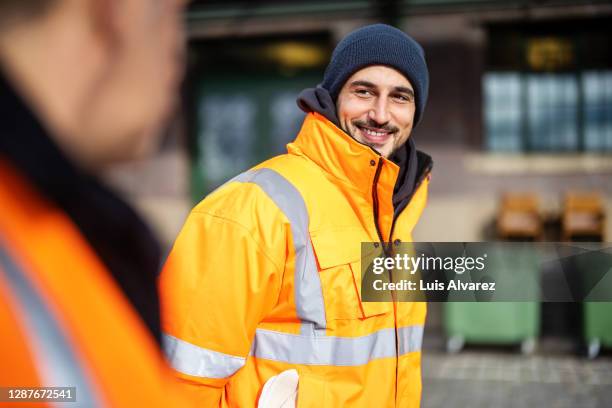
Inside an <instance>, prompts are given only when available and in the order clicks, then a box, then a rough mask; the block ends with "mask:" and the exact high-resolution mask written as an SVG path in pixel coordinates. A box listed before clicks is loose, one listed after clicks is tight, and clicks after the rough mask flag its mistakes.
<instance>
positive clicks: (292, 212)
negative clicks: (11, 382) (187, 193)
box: [160, 113, 428, 408]
mask: <svg viewBox="0 0 612 408" xmlns="http://www.w3.org/2000/svg"><path fill="white" fill-rule="evenodd" d="M398 172H399V168H398V166H397V165H396V164H394V163H392V162H391V161H389V160H387V159H385V158H382V157H381V156H380V155H378V154H377V153H376V152H374V151H373V150H372V149H370V148H368V147H366V146H364V145H362V144H360V143H358V142H356V141H355V140H354V139H352V138H351V137H350V136H348V135H347V134H346V133H344V132H343V131H342V130H340V129H339V128H337V127H336V126H334V125H333V124H332V123H331V122H330V121H328V120H327V119H326V118H324V117H323V116H321V115H319V114H317V113H310V114H308V115H307V117H306V119H305V122H304V124H303V127H302V130H301V132H300V133H299V135H298V137H297V139H296V140H295V141H294V142H293V143H291V144H289V145H288V154H285V155H281V156H278V157H275V158H272V159H270V160H268V161H266V162H264V163H262V164H260V165H258V166H256V167H255V168H253V169H251V170H249V171H247V172H246V173H243V174H241V175H239V176H238V177H236V178H234V179H233V180H231V181H229V182H228V183H226V184H225V185H224V186H222V187H220V188H219V189H217V190H216V191H214V192H213V193H212V194H210V195H209V196H208V197H206V198H205V199H204V200H203V201H202V202H201V203H200V204H198V205H197V206H196V207H195V208H194V209H193V211H192V212H191V214H190V215H189V218H188V219H187V221H186V223H185V225H184V227H183V229H182V231H181V233H180V235H179V237H178V239H177V241H176V243H175V245H174V248H173V250H172V252H171V254H170V257H169V259H168V261H167V264H166V267H165V269H164V270H163V272H162V275H161V280H160V286H161V301H162V316H163V317H162V325H163V329H164V333H165V334H164V341H165V347H166V351H167V355H168V357H169V359H170V361H171V364H172V365H173V367H174V368H175V369H176V371H177V372H178V375H179V376H180V377H181V378H182V379H183V380H184V382H185V383H186V384H187V385H186V387H188V388H190V389H191V391H192V392H193V393H194V394H196V396H197V398H199V399H200V401H201V402H202V403H203V406H223V407H226V406H229V407H254V406H256V404H257V400H258V398H259V394H260V393H261V390H262V387H263V384H264V383H265V381H266V380H267V379H268V378H270V377H271V376H273V375H276V374H278V373H280V372H281V371H284V370H287V369H290V368H295V369H296V370H297V371H298V374H299V391H298V407H317V408H326V407H344V406H347V407H364V408H370V407H418V406H419V403H420V396H421V339H422V334H423V324H424V322H425V312H426V305H425V303H407V302H406V303H401V302H397V303H391V302H378V303H365V302H364V303H362V302H361V298H360V291H361V276H360V274H361V272H360V249H361V242H378V241H379V240H380V238H379V234H378V232H377V228H376V223H377V224H378V227H379V230H380V235H381V237H382V239H383V240H384V241H386V242H389V241H395V240H397V239H400V240H402V241H405V242H410V241H411V231H412V229H413V227H414V226H415V224H416V222H417V220H418V218H419V216H420V214H421V212H422V210H423V208H424V206H425V202H426V197H427V183H428V177H422V178H421V180H420V181H421V182H420V183H419V184H418V187H417V190H416V192H415V194H414V195H413V197H412V199H411V201H410V203H409V204H408V206H407V207H406V208H405V210H404V211H403V212H402V213H401V215H399V217H398V218H397V220H396V223H395V226H394V227H393V226H392V224H393V204H392V195H393V189H394V185H395V181H396V178H397V177H398ZM375 217H376V218H377V219H376V220H375V219H374V218H375Z"/></svg>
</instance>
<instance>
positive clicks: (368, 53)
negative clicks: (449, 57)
mask: <svg viewBox="0 0 612 408" xmlns="http://www.w3.org/2000/svg"><path fill="white" fill-rule="evenodd" d="M370 65H386V66H389V67H391V68H395V69H396V70H398V71H399V72H401V73H402V74H403V75H404V76H406V78H407V79H408V80H409V81H410V84H411V85H412V88H413V89H414V96H415V103H416V109H415V113H414V126H416V125H417V124H418V123H419V121H420V120H421V117H422V115H423V110H424V109H425V104H426V103H427V93H428V89H429V73H428V71H427V64H426V63H425V52H424V51H423V48H421V46H420V45H419V44H418V43H417V42H416V41H415V40H413V39H412V38H411V37H409V36H408V35H407V34H406V33H404V32H403V31H400V30H398V29H397V28H394V27H391V26H388V25H386V24H373V25H369V26H365V27H362V28H360V29H358V30H355V31H353V32H352V33H350V34H349V35H347V36H346V37H344V39H343V40H342V41H340V42H339V43H338V45H337V46H336V49H335V50H334V52H333V54H332V57H331V61H330V62H329V65H328V66H327V69H326V70H325V75H324V77H323V83H321V87H323V88H325V89H327V90H328V91H329V93H330V95H331V97H332V99H333V100H334V101H336V100H337V98H338V94H339V93H340V90H341V89H342V86H343V85H344V83H345V82H346V81H347V80H348V79H349V78H350V77H351V75H353V74H354V73H355V72H357V71H359V70H360V69H362V68H365V67H367V66H370Z"/></svg>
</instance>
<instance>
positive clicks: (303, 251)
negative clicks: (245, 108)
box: [232, 168, 326, 335]
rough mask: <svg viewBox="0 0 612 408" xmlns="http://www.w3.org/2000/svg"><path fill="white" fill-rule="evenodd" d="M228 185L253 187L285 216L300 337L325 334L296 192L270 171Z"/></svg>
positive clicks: (303, 214)
mask: <svg viewBox="0 0 612 408" xmlns="http://www.w3.org/2000/svg"><path fill="white" fill-rule="evenodd" d="M232 181H238V182H243V183H254V184H257V185H258V186H259V187H260V188H261V189H262V190H263V191H264V193H266V194H267V195H268V197H270V199H271V200H272V201H273V202H274V204H276V206H277V207H278V208H279V209H280V210H281V211H282V212H283V214H285V217H287V219H288V220H289V223H290V226H291V234H292V237H293V244H294V246H295V279H294V281H295V308H296V311H297V315H298V317H299V318H300V320H302V332H303V334H313V333H314V334H315V335H320V334H325V327H326V320H325V303H324V302H323V290H322V289H321V279H320V277H319V271H318V269H317V264H316V262H315V257H314V251H313V249H312V244H311V243H310V234H309V232H308V210H307V208H306V204H305V203H304V199H303V198H302V195H301V194H300V192H299V191H298V190H297V189H296V188H295V187H294V186H293V185H292V184H291V183H290V182H289V181H287V179H285V178H284V177H283V176H281V175H280V174H278V173H277V172H276V171H274V170H271V169H265V168H264V169H259V170H254V171H248V172H246V173H242V174H240V175H239V176H238V177H235V178H234V179H233V180H232Z"/></svg>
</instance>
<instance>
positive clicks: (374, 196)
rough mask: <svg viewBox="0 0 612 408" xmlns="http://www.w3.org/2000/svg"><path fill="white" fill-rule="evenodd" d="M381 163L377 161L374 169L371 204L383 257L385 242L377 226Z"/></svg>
mask: <svg viewBox="0 0 612 408" xmlns="http://www.w3.org/2000/svg"><path fill="white" fill-rule="evenodd" d="M382 165H383V161H382V160H378V164H377V167H376V173H374V181H372V202H373V210H374V226H375V227H376V233H377V234H378V240H379V241H380V244H381V245H382V246H383V250H384V252H385V255H386V254H387V251H386V248H385V241H384V240H383V236H382V233H381V232H380V227H379V226H378V188H377V184H378V178H379V177H380V172H381V170H382Z"/></svg>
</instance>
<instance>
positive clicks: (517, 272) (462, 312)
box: [443, 243, 540, 353]
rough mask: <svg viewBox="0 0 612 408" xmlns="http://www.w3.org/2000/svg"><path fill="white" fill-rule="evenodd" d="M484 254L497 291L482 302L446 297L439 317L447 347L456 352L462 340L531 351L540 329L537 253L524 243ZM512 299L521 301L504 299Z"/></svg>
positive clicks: (506, 245)
mask: <svg viewBox="0 0 612 408" xmlns="http://www.w3.org/2000/svg"><path fill="white" fill-rule="evenodd" d="M488 256H489V264H488V273H489V276H493V277H494V279H493V280H494V281H495V282H497V286H498V287H499V288H500V289H501V291H499V292H498V293H496V294H495V295H494V297H493V298H491V299H488V300H487V301H486V302H483V301H480V302H470V301H452V300H453V299H452V298H451V297H449V299H448V300H449V301H448V302H447V303H445V305H444V318H443V324H444V327H445V331H446V335H447V350H448V351H449V352H457V351H459V350H461V348H462V347H463V345H464V344H465V343H473V344H483V345H485V344H487V345H488V344H492V345H508V344H520V345H521V351H522V352H523V353H531V352H533V351H534V349H535V347H536V339H537V337H538V335H539V332H540V303H539V302H537V301H534V300H535V299H539V293H540V287H539V259H538V256H537V254H536V253H535V251H534V250H533V249H532V248H529V244H524V243H516V244H510V245H508V244H507V243H506V244H505V245H504V247H503V248H502V247H501V246H497V247H494V248H492V250H491V251H489V253H488ZM497 299H501V300H504V301H498V300H497ZM513 299H517V300H518V299H520V300H521V301H506V300H513ZM455 300H458V299H455ZM461 300H465V299H461Z"/></svg>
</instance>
